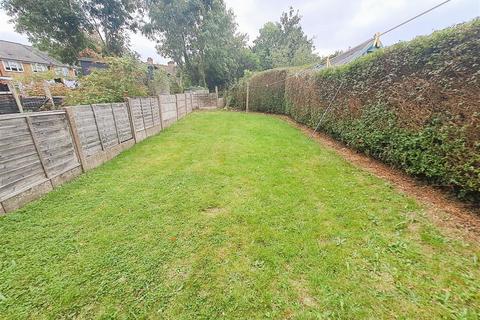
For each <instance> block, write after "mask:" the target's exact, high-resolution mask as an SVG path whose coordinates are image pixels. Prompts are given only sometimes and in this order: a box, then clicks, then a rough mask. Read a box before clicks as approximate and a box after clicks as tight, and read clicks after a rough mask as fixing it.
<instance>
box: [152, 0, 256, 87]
mask: <svg viewBox="0 0 480 320" xmlns="http://www.w3.org/2000/svg"><path fill="white" fill-rule="evenodd" d="M147 2H148V6H147V7H148V8H149V20H150V21H149V23H147V24H146V25H145V26H144V33H145V34H147V35H148V36H149V37H150V38H152V39H154V40H156V41H157V43H158V46H157V49H158V51H159V53H160V54H162V55H164V56H167V57H170V58H172V59H173V60H174V61H175V62H176V63H177V64H178V65H179V66H180V69H181V70H183V71H184V73H185V77H186V79H185V81H186V82H187V84H190V85H201V86H209V87H213V86H215V85H219V86H222V85H226V84H228V83H229V82H231V81H233V80H234V79H235V78H238V77H240V76H242V75H243V71H244V70H245V69H246V68H251V67H255V65H256V63H255V61H256V60H255V57H253V55H252V54H251V53H250V52H249V50H248V48H247V46H246V35H244V34H240V33H239V32H238V31H237V24H236V22H235V15H234V14H233V11H231V10H227V8H226V6H225V3H224V1H223V0H178V1H171V0H149V1H147ZM188 82H190V83H188Z"/></svg>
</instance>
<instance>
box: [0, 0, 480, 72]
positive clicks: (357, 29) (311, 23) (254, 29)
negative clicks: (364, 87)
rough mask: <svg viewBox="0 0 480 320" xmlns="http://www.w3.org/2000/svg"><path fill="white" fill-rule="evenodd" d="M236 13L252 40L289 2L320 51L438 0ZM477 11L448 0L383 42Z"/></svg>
mask: <svg viewBox="0 0 480 320" xmlns="http://www.w3.org/2000/svg"><path fill="white" fill-rule="evenodd" d="M225 2H226V4H227V7H229V8H232V9H233V11H234V12H235V15H236V17H237V22H238V25H239V30H240V31H241V32H243V33H247V34H248V36H249V40H250V42H251V41H253V40H254V39H255V38H256V37H257V35H258V30H259V29H260V28H261V27H262V26H263V24H264V23H265V22H267V21H277V20H279V17H280V15H281V13H282V12H283V11H287V10H288V8H289V7H290V6H293V7H294V8H295V9H298V10H300V15H302V17H303V19H302V26H303V29H304V30H305V32H306V34H307V35H308V36H309V37H313V38H314V43H315V47H316V51H317V53H319V54H321V55H324V54H328V53H332V52H334V51H335V50H339V49H348V48H349V47H352V46H355V45H356V44H359V43H361V42H363V41H364V40H366V39H368V38H369V37H371V36H372V35H373V34H375V32H377V31H379V32H381V31H385V30H387V29H389V28H390V27H392V26H394V25H396V24H398V23H400V22H403V21H404V20H406V19H408V18H410V17H412V16H414V15H416V14H417V13H419V12H421V11H424V10H426V9H428V8H430V7H432V6H434V5H436V4H438V3H440V2H442V1H441V0H343V1H338V0H225ZM478 16H480V0H452V1H451V2H449V3H447V4H446V5H444V6H443V7H440V8H438V9H437V10H435V11H433V12H431V13H429V14H428V15H426V16H423V17H421V18H419V19H417V20H415V21H413V22H411V23H410V24H408V25H406V26H403V27H401V28H400V29H397V30H396V31H393V32H391V33H390V34H388V35H385V36H384V37H383V38H382V41H383V43H384V44H386V45H389V44H392V43H396V42H398V41H400V40H410V39H412V38H414V37H415V36H417V35H423V34H429V33H431V32H432V31H434V30H438V29H443V28H445V27H448V26H451V25H454V24H456V23H460V22H464V21H468V20H471V19H473V18H475V17H478ZM7 21H8V16H7V15H6V14H5V12H3V11H1V10H0V39H3V40H10V41H16V42H21V43H25V44H28V39H27V38H26V37H25V36H23V35H20V34H17V33H16V32H15V31H14V28H13V25H12V24H10V23H7ZM131 45H132V47H133V49H134V50H135V51H137V52H138V53H140V55H141V56H142V58H143V60H146V59H147V57H153V58H154V60H155V61H156V62H161V63H165V62H166V61H167V60H166V59H164V58H162V57H160V56H159V55H158V54H157V53H156V50H155V44H154V43H153V42H151V41H149V40H148V39H146V38H145V37H143V36H141V35H138V34H137V35H135V34H132V36H131Z"/></svg>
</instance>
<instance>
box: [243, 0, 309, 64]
mask: <svg viewBox="0 0 480 320" xmlns="http://www.w3.org/2000/svg"><path fill="white" fill-rule="evenodd" d="M300 22H301V16H300V15H299V13H298V11H297V12H295V10H294V9H293V8H292V7H290V10H289V11H288V12H284V13H282V16H281V17H280V22H267V23H266V24H265V25H264V26H263V27H262V28H261V29H260V35H259V36H258V37H257V39H255V40H254V46H253V48H252V50H253V52H254V53H255V54H256V55H257V56H258V59H259V61H260V68H261V69H262V70H266V69H271V68H276V67H285V66H298V65H304V64H308V63H312V62H314V61H316V60H317V59H318V56H317V55H315V54H314V53H313V50H314V49H315V47H314V45H313V39H309V38H308V37H307V36H306V35H305V33H304V31H303V29H302V26H301V25H300Z"/></svg>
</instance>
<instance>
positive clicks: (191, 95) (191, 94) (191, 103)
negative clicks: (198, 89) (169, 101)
mask: <svg viewBox="0 0 480 320" xmlns="http://www.w3.org/2000/svg"><path fill="white" fill-rule="evenodd" d="M190 105H191V106H192V111H191V112H193V110H194V108H193V93H192V92H190Z"/></svg>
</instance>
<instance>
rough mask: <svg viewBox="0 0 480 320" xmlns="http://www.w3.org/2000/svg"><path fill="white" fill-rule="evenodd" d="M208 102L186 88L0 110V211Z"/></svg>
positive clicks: (71, 176) (8, 208)
mask: <svg viewBox="0 0 480 320" xmlns="http://www.w3.org/2000/svg"><path fill="white" fill-rule="evenodd" d="M207 104H210V106H211V107H213V106H216V105H217V102H216V101H215V102H212V100H211V97H210V96H208V97H204V96H202V97H198V96H197V95H196V94H191V93H186V94H177V95H160V96H157V97H147V98H128V99H127V101H126V102H125V103H104V104H93V105H82V106H74V107H66V108H63V110H59V111H47V112H34V113H16V114H7V115H0V214H3V213H6V212H11V211H14V210H16V209H18V208H20V207H21V206H23V205H24V204H25V203H28V202H30V201H32V200H34V199H37V198H38V197H40V196H41V195H43V194H45V193H47V192H49V191H51V190H52V189H53V188H55V187H57V186H59V185H61V184H62V183H64V182H66V181H69V180H71V179H73V178H75V177H76V176H78V175H80V174H81V173H82V172H85V171H88V170H91V169H93V168H95V167H97V166H99V165H101V164H102V163H104V162H106V161H108V160H110V159H112V158H113V157H115V156H116V155H118V154H119V153H120V152H122V151H123V150H125V149H128V148H130V147H132V146H133V145H134V144H135V143H138V142H140V141H142V140H143V139H145V138H147V137H149V136H152V135H155V134H157V133H159V132H160V131H161V130H163V129H164V128H167V127H169V126H170V125H172V124H173V123H174V122H176V121H177V120H178V119H181V118H183V117H185V116H186V115H187V114H188V113H191V112H192V111H193V110H194V109H200V108H204V107H205V105H207Z"/></svg>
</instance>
